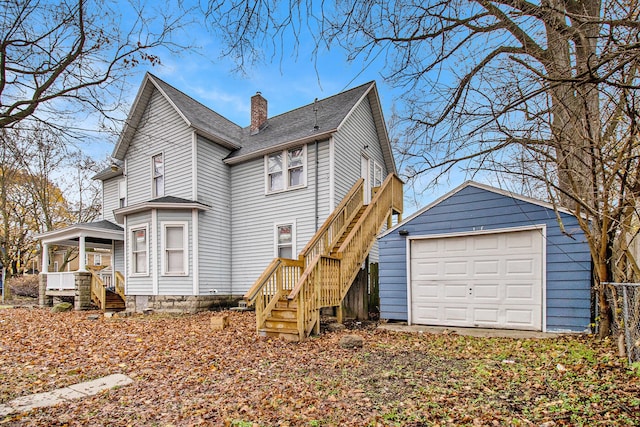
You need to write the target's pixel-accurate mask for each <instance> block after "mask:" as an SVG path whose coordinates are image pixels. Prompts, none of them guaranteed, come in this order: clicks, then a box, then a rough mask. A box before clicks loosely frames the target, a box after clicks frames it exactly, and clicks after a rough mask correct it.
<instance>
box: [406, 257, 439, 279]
mask: <svg viewBox="0 0 640 427" xmlns="http://www.w3.org/2000/svg"><path fill="white" fill-rule="evenodd" d="M437 276H438V262H437V261H414V262H412V263H411V279H413V280H424V279H430V278H434V277H437Z"/></svg>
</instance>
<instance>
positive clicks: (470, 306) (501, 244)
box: [410, 230, 543, 330]
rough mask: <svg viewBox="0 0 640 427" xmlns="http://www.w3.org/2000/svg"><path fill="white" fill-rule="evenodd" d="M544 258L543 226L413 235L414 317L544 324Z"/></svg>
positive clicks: (474, 322) (454, 323)
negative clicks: (429, 236) (540, 228)
mask: <svg viewBox="0 0 640 427" xmlns="http://www.w3.org/2000/svg"><path fill="white" fill-rule="evenodd" d="M435 247H437V248H439V251H438V252H437V253H433V251H432V249H433V248H435ZM425 248H429V249H431V252H429V251H425V250H424V249H425ZM416 249H420V250H417V251H416ZM427 253H430V255H429V256H426V257H425V256H424V254H427ZM421 254H422V255H421ZM542 261H543V240H542V237H541V234H540V232H539V231H538V230H527V231H516V232H503V233H495V234H486V235H470V236H456V237H443V238H434V239H424V240H412V241H411V262H410V266H411V279H410V283H411V299H412V306H411V309H412V314H411V317H412V322H415V323H421V322H422V323H425V324H436V325H444V326H447V325H451V326H488V327H505V328H517V329H537V330H541V328H542V283H543V277H542V271H543V269H542ZM420 279H422V280H420ZM427 279H428V283H427V281H426V280H427ZM418 302H419V303H418Z"/></svg>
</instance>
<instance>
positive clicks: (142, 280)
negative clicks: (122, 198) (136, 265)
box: [124, 212, 158, 295]
mask: <svg viewBox="0 0 640 427" xmlns="http://www.w3.org/2000/svg"><path fill="white" fill-rule="evenodd" d="M143 225H146V226H147V230H148V236H149V237H148V238H149V242H148V243H149V254H148V256H149V274H148V275H147V276H132V275H131V257H130V249H129V247H130V245H131V235H130V234H131V231H130V230H131V228H132V227H135V226H143ZM124 232H125V233H126V236H125V241H126V242H127V246H126V248H125V252H124V260H125V263H126V265H127V275H126V276H125V282H126V293H127V295H152V294H153V279H152V274H151V262H150V261H151V256H152V254H153V253H154V245H157V243H158V242H157V240H156V238H155V235H154V233H153V230H152V228H151V212H143V213H139V214H134V215H129V216H128V217H127V227H126V229H125V230H124Z"/></svg>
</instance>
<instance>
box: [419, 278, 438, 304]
mask: <svg viewBox="0 0 640 427" xmlns="http://www.w3.org/2000/svg"><path fill="white" fill-rule="evenodd" d="M441 287H442V285H439V284H437V283H431V282H429V283H420V282H417V283H414V292H413V296H414V297H415V300H424V299H430V298H438V297H439V296H440V295H439V292H438V290H439V289H440V288H441Z"/></svg>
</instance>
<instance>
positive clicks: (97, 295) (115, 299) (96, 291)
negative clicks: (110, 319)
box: [89, 270, 126, 311]
mask: <svg viewBox="0 0 640 427" xmlns="http://www.w3.org/2000/svg"><path fill="white" fill-rule="evenodd" d="M89 271H91V301H93V303H94V304H95V305H97V306H98V307H100V310H103V311H104V310H107V309H115V310H122V309H124V308H125V303H124V301H125V300H126V298H125V296H124V276H123V275H122V273H120V272H119V271H116V286H115V292H112V291H108V290H107V288H106V287H105V285H104V282H103V281H102V279H101V278H100V276H99V275H98V274H97V273H96V272H95V271H93V270H89ZM116 295H117V296H116Z"/></svg>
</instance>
